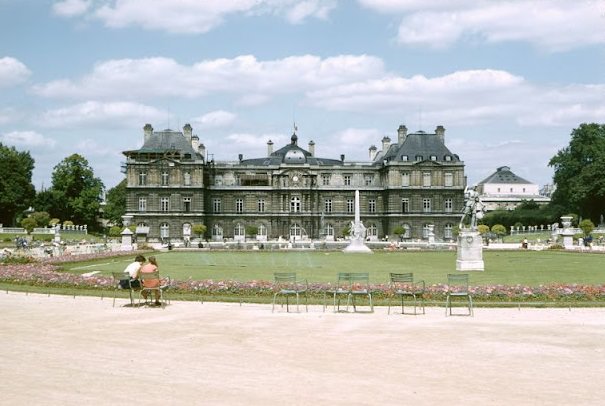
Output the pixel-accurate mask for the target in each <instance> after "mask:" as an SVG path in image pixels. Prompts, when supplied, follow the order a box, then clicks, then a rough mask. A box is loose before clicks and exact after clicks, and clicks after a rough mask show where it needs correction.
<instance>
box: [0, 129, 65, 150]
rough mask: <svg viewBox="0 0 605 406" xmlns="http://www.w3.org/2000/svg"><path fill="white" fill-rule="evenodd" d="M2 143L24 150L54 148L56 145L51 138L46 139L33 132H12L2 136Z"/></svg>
mask: <svg viewBox="0 0 605 406" xmlns="http://www.w3.org/2000/svg"><path fill="white" fill-rule="evenodd" d="M2 142H4V143H5V144H8V145H15V146H21V147H26V148H36V147H50V148H52V147H54V146H55V144H56V143H57V142H56V141H55V140H54V139H52V138H46V137H44V136H43V135H42V134H39V133H37V132H35V131H12V132H9V133H6V134H3V135H2Z"/></svg>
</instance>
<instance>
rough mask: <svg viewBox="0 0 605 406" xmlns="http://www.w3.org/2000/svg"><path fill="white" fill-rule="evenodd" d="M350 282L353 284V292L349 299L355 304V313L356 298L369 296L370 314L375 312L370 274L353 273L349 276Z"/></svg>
mask: <svg viewBox="0 0 605 406" xmlns="http://www.w3.org/2000/svg"><path fill="white" fill-rule="evenodd" d="M349 280H350V282H351V292H350V293H349V297H350V298H351V301H352V303H353V311H354V312H356V311H357V307H356V306H355V296H367V297H368V299H369V301H370V312H374V305H373V304H372V291H371V290H370V274H369V273H368V272H352V273H350V274H349ZM347 310H348V303H347Z"/></svg>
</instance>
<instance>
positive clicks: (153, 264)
mask: <svg viewBox="0 0 605 406" xmlns="http://www.w3.org/2000/svg"><path fill="white" fill-rule="evenodd" d="M148 259H149V262H148V263H146V264H145V265H143V266H142V267H141V270H140V271H139V272H140V273H141V274H143V273H152V272H155V271H157V270H158V263H157V261H156V259H155V257H149V258H148ZM143 287H144V288H147V289H154V291H153V294H154V295H155V305H156V306H160V305H161V303H160V289H159V287H160V280H159V279H145V280H143ZM156 288H157V289H156ZM141 295H142V296H143V298H144V299H145V300H147V291H146V290H143V291H142V292H141Z"/></svg>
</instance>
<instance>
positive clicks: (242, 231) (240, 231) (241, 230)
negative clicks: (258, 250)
mask: <svg viewBox="0 0 605 406" xmlns="http://www.w3.org/2000/svg"><path fill="white" fill-rule="evenodd" d="M233 235H235V236H236V237H243V236H245V235H246V228H245V227H244V226H243V225H242V224H241V223H237V224H236V225H235V228H234V229H233Z"/></svg>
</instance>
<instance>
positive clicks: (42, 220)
mask: <svg viewBox="0 0 605 406" xmlns="http://www.w3.org/2000/svg"><path fill="white" fill-rule="evenodd" d="M31 217H32V218H33V219H34V220H36V224H37V226H38V227H46V226H47V225H48V223H50V215H49V214H48V213H47V212H45V211H36V212H33V213H32V214H31Z"/></svg>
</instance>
